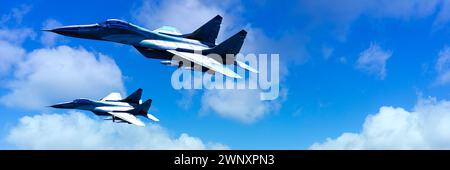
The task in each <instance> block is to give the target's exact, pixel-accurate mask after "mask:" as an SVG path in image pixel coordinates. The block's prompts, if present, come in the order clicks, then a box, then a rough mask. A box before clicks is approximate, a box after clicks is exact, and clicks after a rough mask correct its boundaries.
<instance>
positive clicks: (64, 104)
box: [50, 102, 75, 109]
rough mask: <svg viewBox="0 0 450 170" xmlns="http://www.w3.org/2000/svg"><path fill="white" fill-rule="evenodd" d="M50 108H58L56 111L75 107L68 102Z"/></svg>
mask: <svg viewBox="0 0 450 170" xmlns="http://www.w3.org/2000/svg"><path fill="white" fill-rule="evenodd" d="M50 107H53V108H58V109H72V108H74V107H75V105H74V103H72V102H68V103H60V104H55V105H51V106H50Z"/></svg>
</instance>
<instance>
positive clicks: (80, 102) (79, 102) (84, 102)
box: [73, 99, 91, 104]
mask: <svg viewBox="0 0 450 170" xmlns="http://www.w3.org/2000/svg"><path fill="white" fill-rule="evenodd" d="M73 103H76V104H89V103H91V101H90V100H88V99H75V100H74V101H73Z"/></svg>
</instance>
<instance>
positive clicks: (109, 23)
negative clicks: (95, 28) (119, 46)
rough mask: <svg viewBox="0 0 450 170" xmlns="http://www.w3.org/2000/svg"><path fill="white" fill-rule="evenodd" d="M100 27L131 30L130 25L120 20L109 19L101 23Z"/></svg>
mask: <svg viewBox="0 0 450 170" xmlns="http://www.w3.org/2000/svg"><path fill="white" fill-rule="evenodd" d="M99 25H100V26H101V27H109V28H124V29H129V28H130V23H128V22H126V21H122V20H119V19H108V20H106V21H104V22H101V23H99Z"/></svg>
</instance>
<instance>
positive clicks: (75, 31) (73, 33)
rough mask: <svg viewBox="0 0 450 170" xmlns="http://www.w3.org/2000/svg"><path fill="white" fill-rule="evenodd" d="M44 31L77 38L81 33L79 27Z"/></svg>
mask: <svg viewBox="0 0 450 170" xmlns="http://www.w3.org/2000/svg"><path fill="white" fill-rule="evenodd" d="M43 31H48V32H54V33H57V34H61V35H66V36H76V35H77V34H78V33H79V28H78V27H61V28H55V29H45V30H43Z"/></svg>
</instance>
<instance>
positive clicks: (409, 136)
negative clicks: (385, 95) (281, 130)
mask: <svg viewBox="0 0 450 170" xmlns="http://www.w3.org/2000/svg"><path fill="white" fill-rule="evenodd" d="M310 149H450V101H447V100H442V101H437V100H436V98H428V99H422V98H421V99H419V101H418V102H417V104H416V106H415V107H414V109H413V110H412V111H407V110H406V109H403V108H399V107H398V108H395V107H390V106H383V107H381V108H380V110H379V112H378V113H376V114H374V115H369V116H367V118H366V120H365V122H364V125H363V129H362V131H361V132H359V133H343V134H342V135H340V136H339V137H337V138H335V139H330V138H328V139H327V140H326V141H325V142H323V143H315V144H313V145H312V146H311V147H310Z"/></svg>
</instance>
